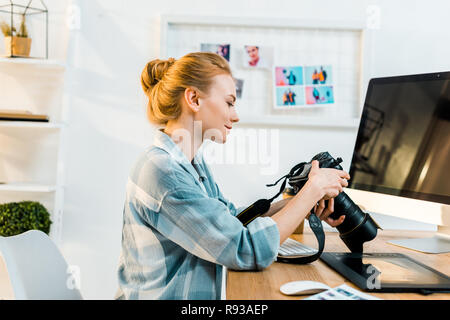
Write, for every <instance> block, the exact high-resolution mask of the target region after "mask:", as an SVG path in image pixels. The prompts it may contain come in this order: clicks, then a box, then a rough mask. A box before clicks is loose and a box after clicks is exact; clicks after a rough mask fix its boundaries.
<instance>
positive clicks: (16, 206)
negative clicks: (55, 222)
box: [0, 201, 52, 237]
mask: <svg viewBox="0 0 450 320" xmlns="http://www.w3.org/2000/svg"><path fill="white" fill-rule="evenodd" d="M51 223H52V221H51V220H50V214H49V213H48V211H47V209H46V208H45V207H44V206H43V205H42V204H40V203H39V202H33V201H21V202H10V203H5V204H0V236H4V237H9V236H14V235H17V234H20V233H23V232H25V231H28V230H41V231H43V232H45V233H46V234H49V232H50V225H51Z"/></svg>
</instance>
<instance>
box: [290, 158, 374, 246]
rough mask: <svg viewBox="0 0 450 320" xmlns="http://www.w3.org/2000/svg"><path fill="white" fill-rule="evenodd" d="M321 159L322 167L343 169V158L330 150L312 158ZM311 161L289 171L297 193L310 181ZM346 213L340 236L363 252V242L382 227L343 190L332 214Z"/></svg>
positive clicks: (371, 237)
mask: <svg viewBox="0 0 450 320" xmlns="http://www.w3.org/2000/svg"><path fill="white" fill-rule="evenodd" d="M313 160H317V161H319V167H320V168H333V169H338V170H343V169H342V167H341V165H340V163H341V162H342V159H341V158H337V159H334V158H333V157H332V156H331V155H330V154H329V153H328V152H321V153H319V154H317V155H315V156H314V157H313V158H312V159H311V162H312V161H313ZM311 162H303V163H300V164H299V165H297V166H295V167H294V168H292V170H291V172H290V173H289V176H290V177H289V179H288V183H289V185H291V186H292V187H293V188H294V191H295V193H297V192H298V191H299V190H300V189H301V188H302V187H303V186H304V185H305V183H306V181H308V175H309V172H310V170H311ZM341 215H345V219H344V222H343V223H342V224H340V225H339V226H337V230H338V231H339V237H340V238H341V239H342V241H343V242H344V243H345V245H346V246H347V247H348V248H349V249H350V251H351V252H354V253H362V252H363V244H364V242H366V241H370V240H373V239H374V238H375V237H376V235H377V229H381V228H380V227H379V226H378V224H377V223H376V222H375V220H373V218H372V217H371V216H370V215H369V214H368V213H366V212H364V211H362V210H361V209H360V208H359V207H358V206H357V205H356V204H355V203H354V202H353V201H352V199H350V197H349V196H348V195H347V194H346V193H345V192H341V193H339V195H338V196H337V197H336V198H334V212H333V213H332V214H331V215H330V217H331V218H333V219H338V218H339V216H341Z"/></svg>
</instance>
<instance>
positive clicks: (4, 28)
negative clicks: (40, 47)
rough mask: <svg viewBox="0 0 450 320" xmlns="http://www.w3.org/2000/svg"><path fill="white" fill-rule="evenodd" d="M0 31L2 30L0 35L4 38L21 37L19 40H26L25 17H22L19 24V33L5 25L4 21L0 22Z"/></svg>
mask: <svg viewBox="0 0 450 320" xmlns="http://www.w3.org/2000/svg"><path fill="white" fill-rule="evenodd" d="M0 29H1V30H2V33H3V35H4V36H5V37H11V36H16V37H21V38H28V29H27V25H26V24H25V15H24V14H23V15H22V21H21V22H20V27H19V32H17V30H16V28H15V27H14V26H13V27H12V28H11V26H10V25H9V24H8V23H6V22H5V21H1V22H0Z"/></svg>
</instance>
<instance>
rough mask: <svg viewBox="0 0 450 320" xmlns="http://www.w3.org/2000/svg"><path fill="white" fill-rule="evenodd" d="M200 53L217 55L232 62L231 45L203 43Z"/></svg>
mask: <svg viewBox="0 0 450 320" xmlns="http://www.w3.org/2000/svg"><path fill="white" fill-rule="evenodd" d="M200 51H202V52H213V53H217V54H218V55H219V56H222V57H224V58H225V59H226V60H227V61H228V62H230V45H229V44H214V43H201V44H200Z"/></svg>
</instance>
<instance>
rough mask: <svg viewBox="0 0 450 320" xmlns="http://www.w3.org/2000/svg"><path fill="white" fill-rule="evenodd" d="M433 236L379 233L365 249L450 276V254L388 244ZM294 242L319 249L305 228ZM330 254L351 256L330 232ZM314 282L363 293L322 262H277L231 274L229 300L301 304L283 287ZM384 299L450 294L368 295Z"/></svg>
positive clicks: (445, 297)
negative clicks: (406, 259)
mask: <svg viewBox="0 0 450 320" xmlns="http://www.w3.org/2000/svg"><path fill="white" fill-rule="evenodd" d="M432 234H433V233H432V232H425V231H403V230H402V231H396V230H386V231H384V230H380V231H379V233H378V236H377V237H376V238H375V239H374V240H372V241H370V242H367V243H366V244H365V245H364V251H365V252H397V253H403V254H406V255H408V256H409V257H411V258H413V259H415V260H417V261H420V262H422V263H424V264H426V265H428V266H430V267H432V268H434V269H436V270H438V271H440V272H442V273H444V274H446V275H449V274H450V253H444V254H426V253H421V252H417V251H413V250H408V249H404V248H401V247H398V246H395V245H392V244H389V243H387V241H389V240H392V239H403V238H426V237H431V236H432ZM292 238H293V239H295V240H298V241H300V242H302V243H304V244H306V245H308V246H310V247H313V248H316V247H317V242H316V239H315V237H314V234H313V233H312V232H311V230H310V229H309V228H305V234H300V235H297V234H294V235H292ZM324 251H330V252H339V251H340V252H349V250H348V249H347V247H346V246H345V244H344V243H343V242H342V240H341V239H340V238H339V234H338V233H337V232H327V233H326V241H325V249H324ZM296 280H312V281H319V282H323V283H325V284H327V285H328V286H330V287H332V288H333V287H337V286H339V285H341V284H343V283H345V284H347V285H349V286H351V287H352V288H355V289H358V290H360V289H359V288H358V287H357V286H355V285H354V284H353V283H351V282H350V281H348V280H346V279H345V278H344V277H343V276H341V275H340V274H339V273H337V272H336V271H334V270H333V269H331V268H330V267H328V266H327V265H326V264H325V263H324V262H323V261H321V260H316V261H315V262H313V263H311V264H308V265H294V264H287V263H280V262H275V263H273V264H272V265H270V266H269V267H268V268H266V269H264V270H262V271H254V272H253V271H232V270H228V277H227V291H226V292H227V299H230V300H252V299H256V300H271V299H273V300H285V299H290V300H300V299H304V298H306V297H307V296H285V295H283V294H282V293H281V292H280V286H281V285H282V284H284V283H286V282H289V281H296ZM369 294H371V295H374V296H377V297H379V298H381V299H387V300H390V299H421V300H423V299H432V300H437V299H440V300H450V293H439V294H431V295H421V294H418V293H369Z"/></svg>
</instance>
